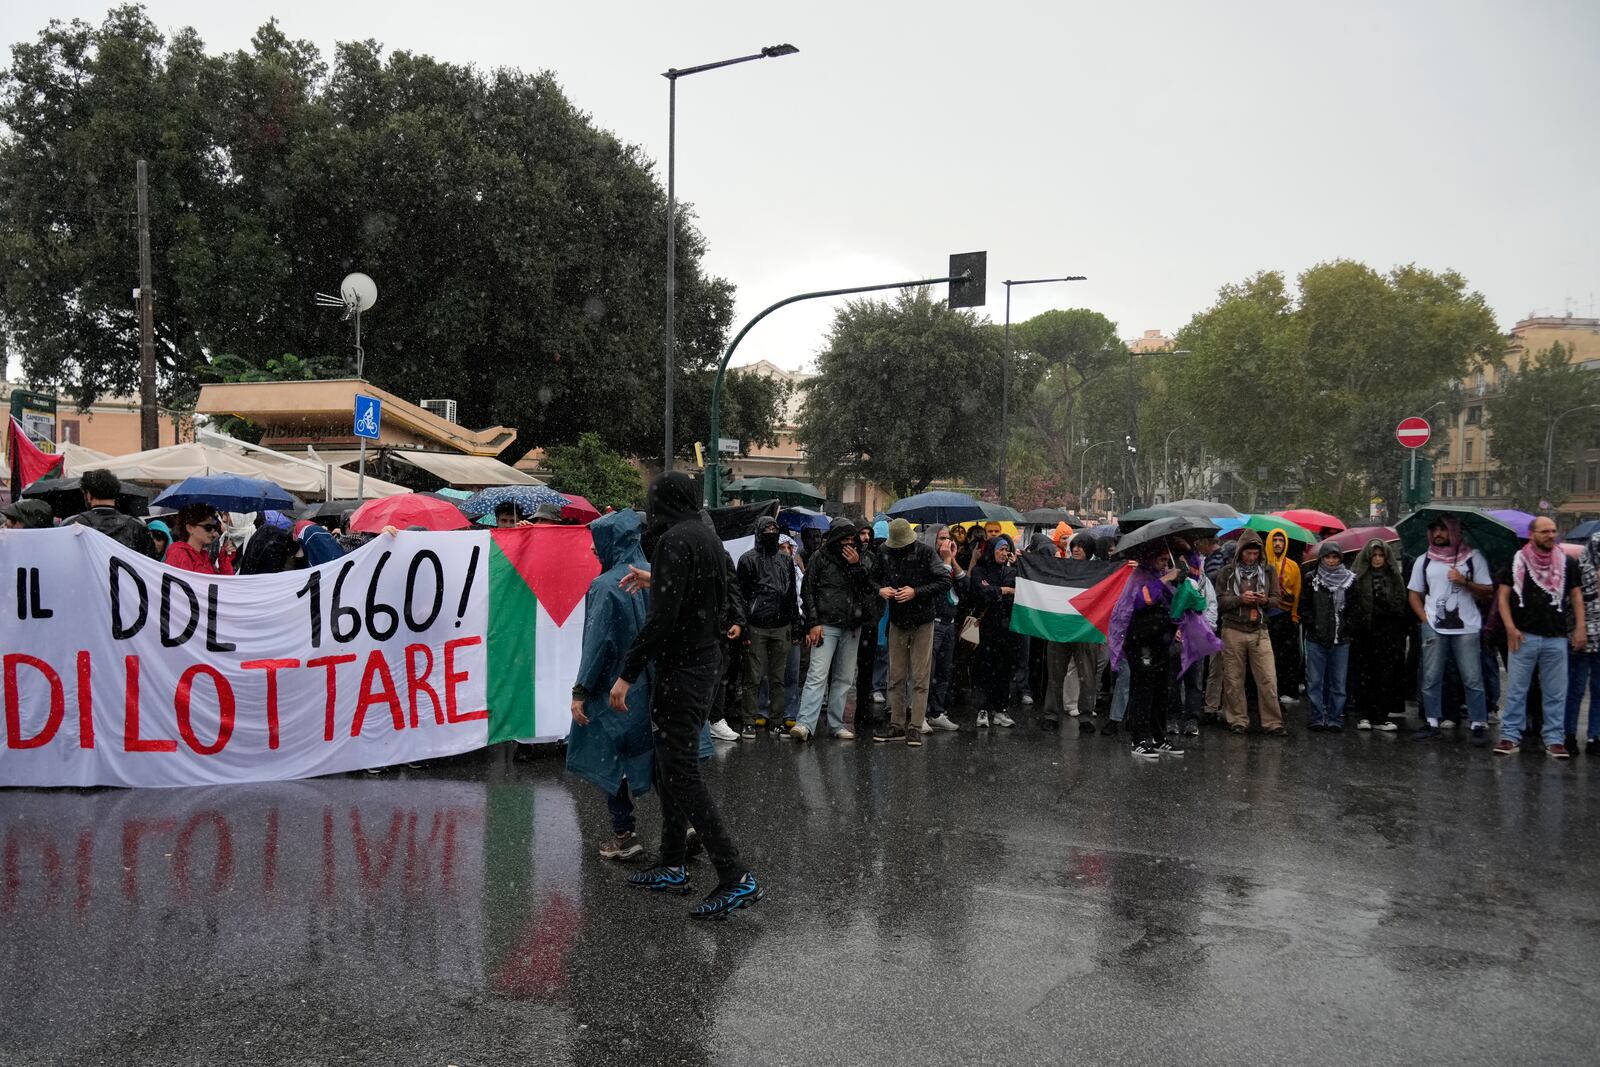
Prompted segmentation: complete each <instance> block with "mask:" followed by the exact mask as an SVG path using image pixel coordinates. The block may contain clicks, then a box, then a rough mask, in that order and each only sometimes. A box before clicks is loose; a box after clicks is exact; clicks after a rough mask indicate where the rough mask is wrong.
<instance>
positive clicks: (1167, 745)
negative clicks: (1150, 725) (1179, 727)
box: [1156, 741, 1183, 756]
mask: <svg viewBox="0 0 1600 1067" xmlns="http://www.w3.org/2000/svg"><path fill="white" fill-rule="evenodd" d="M1156 751H1157V752H1159V753H1161V754H1162V755H1163V756H1181V755H1183V749H1181V748H1179V747H1178V746H1177V745H1175V744H1173V743H1172V742H1171V741H1163V742H1161V743H1160V744H1159V745H1157V746H1156Z"/></svg>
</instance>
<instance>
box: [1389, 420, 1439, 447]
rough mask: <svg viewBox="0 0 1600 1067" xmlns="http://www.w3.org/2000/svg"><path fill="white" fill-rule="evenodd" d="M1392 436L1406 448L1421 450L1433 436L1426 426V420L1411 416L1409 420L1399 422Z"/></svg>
mask: <svg viewBox="0 0 1600 1067" xmlns="http://www.w3.org/2000/svg"><path fill="white" fill-rule="evenodd" d="M1394 436H1395V439H1396V440H1398V441H1399V442H1400V443H1401V444H1403V445H1405V446H1406V447H1407V448H1421V447H1422V446H1423V445H1425V444H1427V443H1428V438H1430V437H1432V436H1433V430H1432V429H1431V428H1430V427H1429V426H1428V420H1427V419H1419V418H1417V417H1416V416H1415V415H1413V416H1411V418H1409V419H1401V420H1400V425H1399V426H1398V427H1396V428H1395V431H1394Z"/></svg>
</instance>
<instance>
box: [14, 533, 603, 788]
mask: <svg viewBox="0 0 1600 1067" xmlns="http://www.w3.org/2000/svg"><path fill="white" fill-rule="evenodd" d="M598 570H599V564H598V562H597V561H596V560H595V558H594V554H593V552H592V550H591V547H590V538H589V532H588V530H586V529H583V528H581V527H548V526H546V527H532V528H522V529H516V530H495V531H488V530H475V531H468V532H463V533H420V532H407V533H401V534H399V535H397V536H385V537H380V538H378V539H376V540H374V541H373V542H371V543H370V544H368V545H366V546H364V547H362V548H361V549H359V550H357V551H355V552H353V553H351V554H349V555H347V556H345V557H343V558H341V559H338V560H335V561H333V562H331V563H327V564H324V565H323V566H321V567H316V568H311V569H308V570H299V571H287V572H283V573H280V574H270V575H252V576H249V577H210V576H206V575H198V574H193V573H189V572H186V571H180V570H175V569H173V568H170V567H167V566H165V565H163V564H160V563H157V562H155V561H153V560H150V559H147V558H145V557H142V556H139V555H136V554H134V553H132V552H130V551H128V550H127V549H125V548H123V547H122V546H121V545H119V544H118V543H117V542H115V541H113V540H111V539H110V538H108V537H105V536H104V535H102V534H99V533H97V532H95V531H93V530H90V529H88V528H86V527H82V526H71V527H63V528H60V529H55V530H12V531H6V532H4V533H3V534H0V583H3V584H0V590H7V591H9V590H10V589H14V590H15V600H14V602H11V603H7V602H6V600H9V599H10V598H9V597H7V598H4V599H0V694H3V696H0V699H3V702H4V712H5V723H4V729H5V744H4V747H3V748H0V785H33V786H52V785H62V786H88V785H131V786H177V785H196V784H215V783H225V782H240V781H261V780H279V779H289V778H305V777H310V776H313V775H319V774H330V773H335V772H341V771H350V770H359V769H361V768H364V767H381V766H387V765H390V764H394V763H399V762H404V761H408V760H417V759H427V758H431V757H435V756H445V755H452V754H455V753H459V752H465V751H469V750H471V749H475V748H481V747H483V746H484V745H486V744H491V743H493V742H496V741H501V740H506V739H509V738H512V737H524V738H526V737H539V738H557V737H562V736H565V734H566V731H567V725H568V722H569V721H570V720H569V717H568V710H567V709H568V703H569V701H568V693H569V691H570V687H571V684H572V679H573V677H574V676H575V675H576V673H577V663H578V658H579V655H580V652H581V647H582V632H583V594H584V591H585V590H586V589H587V588H588V583H589V581H590V580H591V579H592V578H593V577H594V575H595V574H597V573H598Z"/></svg>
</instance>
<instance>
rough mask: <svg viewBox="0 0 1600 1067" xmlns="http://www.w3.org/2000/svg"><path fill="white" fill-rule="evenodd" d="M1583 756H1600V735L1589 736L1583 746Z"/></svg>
mask: <svg viewBox="0 0 1600 1067" xmlns="http://www.w3.org/2000/svg"><path fill="white" fill-rule="evenodd" d="M1583 754H1584V755H1585V756H1600V737H1591V738H1589V743H1588V744H1586V745H1584V746H1583Z"/></svg>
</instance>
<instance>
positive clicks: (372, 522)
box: [350, 493, 472, 533]
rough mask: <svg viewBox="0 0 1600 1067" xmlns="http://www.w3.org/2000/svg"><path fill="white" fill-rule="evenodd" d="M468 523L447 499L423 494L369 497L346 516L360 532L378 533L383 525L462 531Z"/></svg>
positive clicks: (470, 523) (354, 528)
mask: <svg viewBox="0 0 1600 1067" xmlns="http://www.w3.org/2000/svg"><path fill="white" fill-rule="evenodd" d="M471 525H472V522H471V520H469V519H468V518H467V517H466V516H465V515H463V514H462V513H461V509H460V508H458V507H456V506H455V505H454V504H452V503H450V502H449V501H448V500H440V499H439V498H438V497H436V496H427V495H425V494H423V493H401V494H400V495H399V496H386V497H380V498H379V499H377V500H369V501H367V502H366V503H365V504H362V505H361V506H360V507H359V508H356V510H355V514H353V515H351V516H350V529H352V530H356V531H358V532H360V533H382V532H383V528H384V527H385V526H393V527H395V528H396V529H400V530H404V529H405V528H406V527H408V526H421V527H422V528H423V529H425V530H464V529H466V528H467V527H468V526H471Z"/></svg>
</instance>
